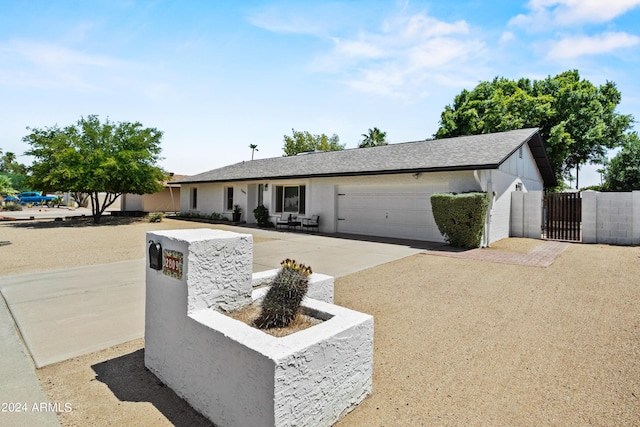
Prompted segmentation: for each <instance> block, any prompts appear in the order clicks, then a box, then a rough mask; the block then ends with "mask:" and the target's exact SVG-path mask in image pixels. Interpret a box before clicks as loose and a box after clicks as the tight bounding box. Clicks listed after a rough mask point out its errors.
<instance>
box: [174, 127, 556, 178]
mask: <svg viewBox="0 0 640 427" xmlns="http://www.w3.org/2000/svg"><path fill="white" fill-rule="evenodd" d="M525 143H528V144H529V147H530V148H531V150H532V152H533V154H534V157H535V159H536V162H537V163H538V168H539V169H540V172H541V173H542V176H543V178H544V182H545V185H546V186H549V185H555V181H556V180H555V177H554V174H553V171H552V169H551V165H550V164H549V159H548V157H547V155H546V151H545V148H544V143H543V142H542V138H541V137H540V133H539V132H538V129H537V128H529V129H520V130H513V131H508V132H501V133H492V134H483V135H472V136H461V137H456V138H444V139H435V140H426V141H416V142H405V143H400V144H389V145H385V146H380V147H370V148H353V149H348V150H342V151H331V152H319V153H309V154H301V155H298V156H290V157H273V158H269V159H259V160H250V161H243V162H240V163H236V164H233V165H229V166H224V167H221V168H218V169H213V170H210V171H208V172H204V173H201V174H197V175H192V176H190V177H188V178H185V179H181V180H179V181H175V182H176V183H199V182H225V181H245V180H258V179H280V178H302V177H326V176H350V175H377V174H392V173H407V172H410V173H413V172H435V171H452V170H470V169H495V168H497V167H499V166H500V164H501V163H502V162H504V161H505V160H506V159H507V158H508V157H509V156H510V155H511V154H512V153H514V152H515V151H516V150H517V149H518V148H519V147H520V146H522V145H523V144H525Z"/></svg>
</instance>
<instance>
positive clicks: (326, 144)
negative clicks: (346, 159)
mask: <svg viewBox="0 0 640 427" xmlns="http://www.w3.org/2000/svg"><path fill="white" fill-rule="evenodd" d="M291 130H292V132H293V136H289V135H285V136H284V147H283V148H282V150H283V151H284V155H285V156H295V155H296V154H300V153H304V152H305V151H314V150H318V151H339V150H344V147H345V145H344V144H340V138H339V137H338V135H336V134H335V133H334V134H333V135H331V136H327V135H325V134H324V133H323V134H322V135H312V134H311V133H309V132H307V131H304V132H300V131H296V130H295V129H291Z"/></svg>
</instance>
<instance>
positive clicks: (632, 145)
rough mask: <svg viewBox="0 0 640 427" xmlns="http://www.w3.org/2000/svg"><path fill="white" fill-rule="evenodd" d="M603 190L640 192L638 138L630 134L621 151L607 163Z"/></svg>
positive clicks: (633, 133) (639, 140) (639, 142)
mask: <svg viewBox="0 0 640 427" xmlns="http://www.w3.org/2000/svg"><path fill="white" fill-rule="evenodd" d="M604 186H605V188H606V189H607V190H612V191H630V190H640V138H639V137H638V134H637V133H636V132H630V133H629V134H628V135H627V138H626V141H625V142H624V145H623V146H622V150H620V152H619V153H618V154H617V155H616V156H615V157H614V158H613V159H611V161H610V162H609V165H608V167H607V169H606V172H605V184H604Z"/></svg>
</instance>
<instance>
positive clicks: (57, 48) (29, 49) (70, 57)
mask: <svg viewBox="0 0 640 427" xmlns="http://www.w3.org/2000/svg"><path fill="white" fill-rule="evenodd" d="M6 48H7V50H9V51H12V52H13V53H14V54H15V55H19V56H21V57H23V58H25V59H27V60H28V61H29V62H31V63H32V64H34V65H37V66H45V67H52V68H60V67H74V66H92V67H115V66H118V65H121V64H122V61H118V60H114V59H112V58H109V57H106V56H101V55H90V54H87V53H84V52H81V51H76V50H73V49H69V48H67V47H65V46H61V45H56V44H52V43H36V42H28V41H22V40H17V41H12V42H10V43H9V45H8V46H6Z"/></svg>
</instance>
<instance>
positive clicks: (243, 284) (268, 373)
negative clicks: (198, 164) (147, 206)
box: [145, 229, 373, 427]
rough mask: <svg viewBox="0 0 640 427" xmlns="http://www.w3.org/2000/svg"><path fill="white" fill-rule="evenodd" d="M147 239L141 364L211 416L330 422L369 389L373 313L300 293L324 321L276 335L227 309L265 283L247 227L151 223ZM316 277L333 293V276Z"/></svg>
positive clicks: (255, 421) (256, 421) (217, 419)
mask: <svg viewBox="0 0 640 427" xmlns="http://www.w3.org/2000/svg"><path fill="white" fill-rule="evenodd" d="M152 245H153V250H151V249H152V248H151V246H152ZM147 246H148V248H149V249H150V251H149V253H151V252H153V251H158V250H160V251H162V268H161V269H155V268H151V267H150V259H149V258H150V256H151V255H150V254H148V259H147V267H146V309H145V321H146V323H145V365H146V366H147V368H148V369H149V370H150V371H151V372H153V373H154V374H155V375H156V376H157V377H158V378H159V379H160V380H161V381H162V382H164V383H165V384H167V385H168V386H169V387H170V388H171V389H173V390H174V391H175V392H176V393H177V394H178V395H179V396H180V397H181V398H183V399H185V400H186V401H187V402H188V403H189V404H190V405H191V406H192V407H193V408H194V409H196V410H197V411H198V412H200V413H202V414H203V415H204V416H206V417H207V418H209V419H210V420H211V421H213V422H214V423H215V424H216V425H218V426H221V427H225V426H255V427H260V426H285V425H296V426H314V427H321V426H330V425H332V424H333V423H335V422H336V421H337V420H338V419H339V418H340V417H341V416H343V415H344V414H346V413H347V412H349V411H350V410H351V409H353V408H354V407H355V406H356V405H357V404H358V403H359V402H361V401H362V400H363V399H364V398H365V397H366V396H367V395H368V394H369V393H370V392H371V386H372V372H373V317H371V316H369V315H367V314H363V313H359V312H356V311H353V310H349V309H346V308H343V307H339V306H336V305H333V304H330V303H328V302H325V301H319V300H315V299H312V298H305V300H304V301H303V304H302V305H303V307H304V308H305V310H307V311H308V312H309V313H313V315H314V316H315V317H317V318H319V319H321V320H323V322H321V323H320V324H318V325H315V326H312V327H311V328H308V329H305V330H302V331H299V332H296V333H294V334H291V335H288V336H285V337H281V338H276V337H273V336H271V335H268V334H266V333H265V332H263V331H261V330H258V329H255V328H253V327H251V326H249V325H246V324H245V323H243V322H241V321H238V320H234V319H232V318H230V317H228V316H227V315H225V314H224V313H223V311H230V310H234V309H237V308H240V307H242V306H244V305H247V304H250V303H251V302H252V301H253V300H254V299H259V298H261V297H262V296H263V295H264V293H265V292H266V289H265V288H262V289H258V290H253V285H254V284H256V282H260V281H261V279H260V277H254V276H255V275H252V273H251V271H252V262H253V243H252V236H251V235H249V234H239V233H233V232H229V231H221V230H213V229H196V230H170V231H162V232H149V233H147ZM314 274H315V273H314ZM312 276H313V275H312ZM317 280H318V281H317V283H318V284H319V285H320V286H318V288H317V289H318V290H322V291H321V292H319V293H318V295H320V296H322V297H323V298H326V299H328V300H329V299H330V300H331V301H332V299H333V278H331V277H330V276H324V275H319V277H318V278H317ZM252 283H253V284H252ZM329 284H330V286H329ZM328 287H330V292H328V291H327V288H328Z"/></svg>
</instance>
